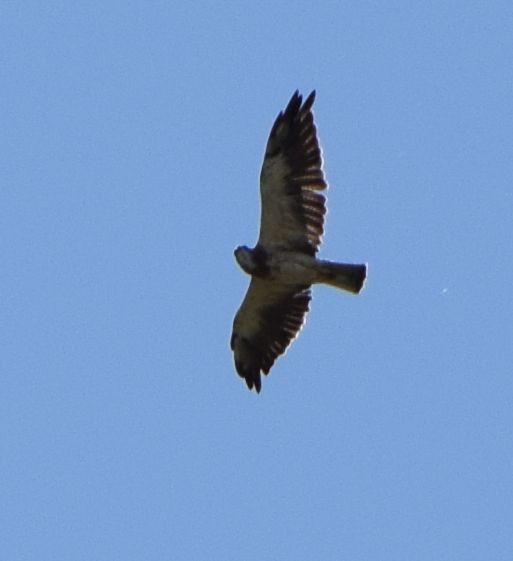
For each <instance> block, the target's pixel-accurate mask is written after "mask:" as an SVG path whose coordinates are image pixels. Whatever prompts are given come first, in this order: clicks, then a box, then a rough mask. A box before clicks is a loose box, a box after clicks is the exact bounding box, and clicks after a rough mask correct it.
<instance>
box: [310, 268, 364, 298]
mask: <svg viewBox="0 0 513 561" xmlns="http://www.w3.org/2000/svg"><path fill="white" fill-rule="evenodd" d="M318 274H319V280H318V282H321V283H324V284H329V285H330V286H335V287H336V288H340V289H342V290H347V291H349V292H353V293H354V294H358V293H359V292H360V291H361V289H362V288H363V285H364V284H365V279H366V278H367V265H352V264H346V263H333V262H332V261H321V262H320V263H319V266H318Z"/></svg>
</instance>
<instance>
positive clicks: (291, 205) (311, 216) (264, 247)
mask: <svg viewBox="0 0 513 561" xmlns="http://www.w3.org/2000/svg"><path fill="white" fill-rule="evenodd" d="M314 99H315V91H313V92H312V93H311V94H310V95H309V96H308V97H307V98H306V99H305V101H304V102H303V98H302V96H301V95H300V94H299V92H298V91H296V92H295V93H294V95H293V96H292V98H291V99H290V101H289V103H288V105H287V107H286V108H285V110H284V111H281V112H280V113H279V115H278V117H277V118H276V120H275V122H274V125H273V127H272V129H271V133H270V135H269V140H268V141H267V147H266V150H265V157H264V162H263V165H262V170H261V172H260V197H261V218H260V235H259V238H258V242H257V244H256V246H255V247H254V248H252V249H250V248H249V247H246V246H239V247H237V249H235V252H234V254H235V259H236V260H237V263H238V264H239V265H240V267H241V268H242V270H243V271H244V272H246V273H247V274H248V275H250V276H251V281H250V284H249V288H248V291H247V293H246V296H245V297H244V300H243V302H242V304H241V306H240V308H239V310H238V312H237V314H236V316H235V319H234V322H233V332H232V336H231V341H230V346H231V349H232V350H233V353H234V360H235V367H236V369H237V373H238V374H239V376H240V377H241V378H244V379H245V380H246V384H247V385H248V388H249V389H250V390H251V389H253V388H255V390H256V391H257V393H259V392H260V389H261V387H262V380H261V373H262V372H263V373H264V374H268V373H269V371H270V369H271V367H272V365H273V364H274V361H275V360H276V359H277V358H278V357H279V356H280V355H281V354H283V353H284V352H285V350H286V349H287V347H288V346H289V345H290V343H291V341H292V340H293V339H294V338H295V337H296V336H297V335H298V333H299V331H300V330H301V327H302V326H303V323H304V319H305V315H306V312H307V311H308V309H309V303H310V299H311V293H310V287H311V285H312V284H315V283H323V284H328V285H331V286H334V287H336V288H340V289H343V290H347V291H349V292H352V293H354V294H358V293H359V292H360V290H361V289H362V287H363V284H364V282H365V278H366V276H367V266H366V265H353V264H345V263H334V262H332V261H326V260H324V259H318V258H317V257H316V253H317V250H318V249H319V245H320V243H321V237H322V234H323V232H324V230H323V225H324V215H325V214H326V206H325V203H326V199H325V197H324V195H322V194H321V193H320V191H324V190H325V189H326V188H327V183H326V180H325V179H324V173H323V170H322V157H321V150H320V148H319V141H318V139H317V131H316V128H315V125H314V119H313V114H312V105H313V102H314Z"/></svg>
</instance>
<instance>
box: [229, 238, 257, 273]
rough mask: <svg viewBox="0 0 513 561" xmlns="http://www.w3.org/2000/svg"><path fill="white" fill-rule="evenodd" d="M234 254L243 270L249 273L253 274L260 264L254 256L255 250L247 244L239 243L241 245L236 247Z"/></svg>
mask: <svg viewBox="0 0 513 561" xmlns="http://www.w3.org/2000/svg"><path fill="white" fill-rule="evenodd" d="M233 254H234V255H235V259H237V263H238V264H239V266H240V267H241V269H242V270H243V271H245V272H246V273H247V274H248V275H252V274H254V273H255V271H256V270H257V267H258V264H257V263H256V261H255V258H254V257H253V251H252V250H251V249H250V248H249V247H247V246H245V245H239V247H238V248H236V249H235V251H234V252H233Z"/></svg>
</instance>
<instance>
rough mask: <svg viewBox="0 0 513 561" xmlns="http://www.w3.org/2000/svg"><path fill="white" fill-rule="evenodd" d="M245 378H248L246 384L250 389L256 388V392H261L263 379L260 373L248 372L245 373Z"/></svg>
mask: <svg viewBox="0 0 513 561" xmlns="http://www.w3.org/2000/svg"><path fill="white" fill-rule="evenodd" d="M244 379H245V380H246V385H247V386H248V388H249V389H250V390H252V389H253V388H255V391H256V393H260V390H261V389H262V380H261V378H260V373H258V374H256V375H253V374H246V375H244Z"/></svg>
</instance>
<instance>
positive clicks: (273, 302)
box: [230, 277, 310, 392]
mask: <svg viewBox="0 0 513 561" xmlns="http://www.w3.org/2000/svg"><path fill="white" fill-rule="evenodd" d="M309 302H310V287H308V286H290V285H288V286H287V285H282V284H278V283H275V282H273V281H270V280H265V279H259V278H257V277H253V278H252V279H251V283H250V285H249V288H248V291H247V293H246V296H245V298H244V301H243V302H242V305H241V307H240V308H239V311H238V312H237V315H236V316H235V320H234V322H233V332H232V338H231V342H230V346H231V348H232V350H233V352H234V359H235V367H236V369H237V372H238V373H239V376H241V378H245V379H246V384H247V385H248V388H249V389H252V388H253V387H255V389H256V391H257V392H260V388H261V386H262V382H261V379H260V373H261V372H263V373H264V374H268V373H269V370H270V369H271V366H272V365H273V363H274V361H275V360H276V358H277V357H279V356H280V355H281V354H283V353H284V352H285V349H286V348H287V347H288V346H289V344H290V343H291V341H292V340H293V339H294V338H295V337H296V336H297V334H298V333H299V331H300V329H301V327H302V326H303V323H304V318H305V314H306V312H307V311H308V304H309Z"/></svg>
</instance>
